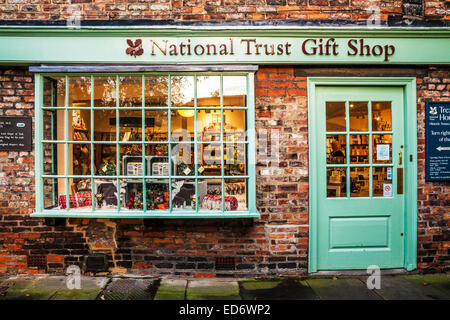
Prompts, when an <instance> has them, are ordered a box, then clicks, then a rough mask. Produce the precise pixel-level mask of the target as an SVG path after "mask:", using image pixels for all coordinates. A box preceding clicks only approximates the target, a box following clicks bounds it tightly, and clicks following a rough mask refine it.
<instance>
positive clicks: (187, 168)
mask: <svg viewBox="0 0 450 320" xmlns="http://www.w3.org/2000/svg"><path fill="white" fill-rule="evenodd" d="M194 150H195V149H194V144H191V143H179V144H176V145H172V158H173V159H174V160H175V175H177V176H192V175H195V169H194V164H195V160H194Z"/></svg>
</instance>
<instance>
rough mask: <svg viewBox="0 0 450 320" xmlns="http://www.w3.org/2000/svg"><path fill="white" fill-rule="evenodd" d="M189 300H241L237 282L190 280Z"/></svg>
mask: <svg viewBox="0 0 450 320" xmlns="http://www.w3.org/2000/svg"><path fill="white" fill-rule="evenodd" d="M186 297H187V300H240V299H241V297H240V296H239V285H238V283H237V281H218V280H189V281H188V286H187V293H186Z"/></svg>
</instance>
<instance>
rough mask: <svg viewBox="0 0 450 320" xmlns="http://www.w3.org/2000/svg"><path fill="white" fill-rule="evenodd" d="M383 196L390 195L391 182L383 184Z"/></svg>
mask: <svg viewBox="0 0 450 320" xmlns="http://www.w3.org/2000/svg"><path fill="white" fill-rule="evenodd" d="M383 197H392V184H390V183H385V184H383Z"/></svg>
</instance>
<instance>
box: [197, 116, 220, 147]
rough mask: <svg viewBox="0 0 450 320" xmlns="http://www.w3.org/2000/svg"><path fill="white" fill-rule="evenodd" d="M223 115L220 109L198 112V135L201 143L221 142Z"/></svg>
mask: <svg viewBox="0 0 450 320" xmlns="http://www.w3.org/2000/svg"><path fill="white" fill-rule="evenodd" d="M220 122H221V115H220V110H219V109H212V110H198V112H197V133H198V140H200V141H220Z"/></svg>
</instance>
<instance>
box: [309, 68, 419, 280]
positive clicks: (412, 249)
mask: <svg viewBox="0 0 450 320" xmlns="http://www.w3.org/2000/svg"><path fill="white" fill-rule="evenodd" d="M353 85H354V86H383V87H386V86H396V87H402V88H403V96H404V112H405V118H404V121H405V125H404V136H405V158H404V159H405V160H406V161H405V164H404V168H405V195H406V196H405V237H404V241H405V245H404V248H405V252H404V255H405V259H404V260H405V263H404V268H405V269H406V270H408V271H411V270H414V269H415V268H416V267H417V102H416V101H417V95H416V78H415V77H398V78H397V77H388V78H384V77H362V78H358V77H348V78H340V77H310V78H308V128H309V129H308V145H309V151H308V152H309V248H308V272H309V273H314V272H317V259H318V246H317V244H318V234H317V230H318V226H317V210H316V208H315V207H316V203H317V199H318V197H317V190H316V189H315V181H317V178H318V177H317V172H316V170H314V168H313V167H314V164H315V163H317V161H318V160H317V150H318V147H319V146H318V145H317V143H316V141H315V139H313V138H312V135H313V134H312V130H313V129H314V123H315V121H316V119H317V117H319V116H321V115H318V114H317V108H316V107H315V104H316V101H315V95H316V87H317V86H353ZM411 157H412V161H410V160H411Z"/></svg>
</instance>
